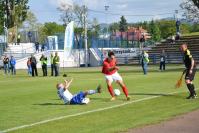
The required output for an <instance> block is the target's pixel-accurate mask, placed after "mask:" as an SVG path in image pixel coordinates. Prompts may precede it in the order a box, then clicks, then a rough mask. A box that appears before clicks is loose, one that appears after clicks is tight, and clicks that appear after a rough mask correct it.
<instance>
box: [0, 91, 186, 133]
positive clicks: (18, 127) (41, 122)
mask: <svg viewBox="0 0 199 133" xmlns="http://www.w3.org/2000/svg"><path fill="white" fill-rule="evenodd" d="M182 92H185V91H176V92H172V93H168V94H165V95H172V94H175V93H182ZM161 96H162V95H160V96H152V97H146V98H142V99H138V100H135V101H129V102H125V103H122V104H118V105H114V106H111V107H105V108H99V109H94V110H90V111H85V112H80V113H76V114H71V115H66V116H60V117H56V118H52V119H48V120H43V121H39V122H35V123H32V124H27V125H22V126H17V127H13V128H9V129H5V130H3V131H0V133H6V132H10V131H15V130H18V129H22V128H27V127H32V126H35V125H40V124H44V123H48V122H51V121H56V120H61V119H65V118H70V117H75V116H80V115H85V114H89V113H94V112H99V111H104V110H108V109H113V108H117V107H121V106H125V105H128V104H132V103H137V102H141V101H145V100H149V99H154V98H158V97H161Z"/></svg>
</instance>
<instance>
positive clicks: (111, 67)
mask: <svg viewBox="0 0 199 133" xmlns="http://www.w3.org/2000/svg"><path fill="white" fill-rule="evenodd" d="M116 63H117V61H116V58H115V54H114V52H112V51H109V52H108V58H106V59H105V60H104V62H103V67H102V73H104V75H105V78H106V83H107V87H108V90H109V93H110V95H111V96H112V98H111V101H113V100H115V94H114V92H113V87H112V82H113V81H115V82H116V83H118V84H119V85H120V87H121V88H122V90H123V92H124V94H125V95H126V98H127V100H130V97H129V96H128V89H127V88H126V85H125V84H124V82H123V80H122V77H121V76H120V75H119V73H118V72H117V71H118V70H119V67H117V66H116Z"/></svg>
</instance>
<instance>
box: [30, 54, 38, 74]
mask: <svg viewBox="0 0 199 133" xmlns="http://www.w3.org/2000/svg"><path fill="white" fill-rule="evenodd" d="M30 62H31V68H32V76H33V77H34V76H35V75H36V76H38V73H37V60H36V58H35V57H34V55H31V57H30Z"/></svg>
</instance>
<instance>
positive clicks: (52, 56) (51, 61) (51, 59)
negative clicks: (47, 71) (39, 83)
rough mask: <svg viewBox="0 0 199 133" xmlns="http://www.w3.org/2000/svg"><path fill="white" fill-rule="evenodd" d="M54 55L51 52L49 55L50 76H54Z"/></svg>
mask: <svg viewBox="0 0 199 133" xmlns="http://www.w3.org/2000/svg"><path fill="white" fill-rule="evenodd" d="M53 59H54V55H53V53H51V55H50V63H51V76H54V64H53Z"/></svg>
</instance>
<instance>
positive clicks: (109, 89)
mask: <svg viewBox="0 0 199 133" xmlns="http://www.w3.org/2000/svg"><path fill="white" fill-rule="evenodd" d="M108 91H109V93H110V94H111V96H112V97H114V96H115V95H114V92H113V87H112V86H108Z"/></svg>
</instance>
